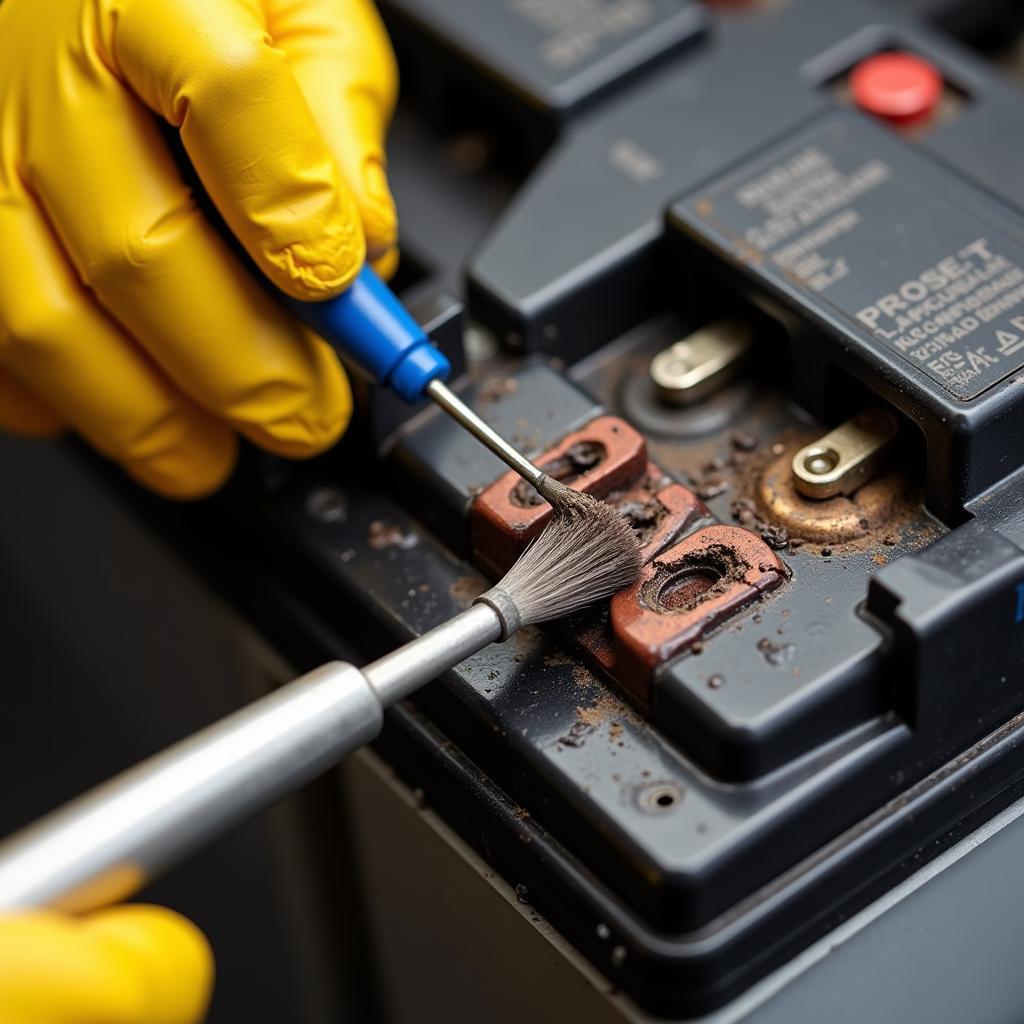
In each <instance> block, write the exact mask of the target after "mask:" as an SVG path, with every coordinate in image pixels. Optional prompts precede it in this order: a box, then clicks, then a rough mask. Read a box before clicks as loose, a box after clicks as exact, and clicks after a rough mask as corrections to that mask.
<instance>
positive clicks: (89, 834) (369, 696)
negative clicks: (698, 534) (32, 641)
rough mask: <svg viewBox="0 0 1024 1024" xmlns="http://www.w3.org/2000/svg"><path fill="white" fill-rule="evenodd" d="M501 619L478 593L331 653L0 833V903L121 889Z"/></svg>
mask: <svg viewBox="0 0 1024 1024" xmlns="http://www.w3.org/2000/svg"><path fill="white" fill-rule="evenodd" d="M502 629H503V625H502V621H501V619H500V617H499V615H498V614H497V612H495V610H494V609H493V608H491V607H490V606H489V605H487V604H475V605H473V606H472V607H471V608H469V609H468V610H466V611H464V612H462V613H461V614H459V615H457V616H455V618H453V619H451V620H450V621H448V622H446V623H444V624H443V625H440V626H437V627H435V628H434V629H432V630H430V631H429V632H427V633H424V634H423V636H421V637H418V638H417V639H416V640H413V641H411V642H410V643H408V644H406V645H405V646H404V647H400V648H399V649H398V650H397V651H394V652H392V653H391V654H388V655H386V656H385V657H383V658H381V659H379V660H378V661H376V662H373V663H372V664H371V665H368V666H367V667H366V668H364V669H363V670H359V669H357V668H356V667H355V666H354V665H347V664H344V663H342V662H331V663H330V664H327V665H324V666H322V667H320V668H318V669H315V670H314V671H312V672H309V673H307V674H306V675H304V676H301V677H300V678H298V679H295V680H293V681H292V682H290V683H288V684H286V685H285V686H282V687H281V688H280V689H278V690H275V691H274V692H273V693H271V694H269V695H268V696H266V697H263V698H262V699H260V700H258V701H255V702H254V703H252V704H250V705H248V706H247V707H245V708H242V709H241V710H240V711H237V712H235V713H234V714H232V715H229V716H228V717H226V718H224V719H222V720H221V721H219V722H216V723H215V724H213V725H211V726H209V727H208V728H206V729H203V730H202V731H200V732H198V733H196V734H195V735H194V736H191V737H189V738H188V739H185V740H182V741H181V742H180V743H177V744H175V745H174V746H172V747H169V748H168V749H167V750H165V751H163V752H162V753H159V754H156V755H154V756H153V757H151V758H149V759H148V760H146V761H143V762H142V763H141V764H138V765H136V766H135V767H134V768H131V769H129V770H128V771H126V772H123V773H122V774H121V775H118V776H116V777H115V778H113V779H111V780H110V781H109V782H106V783H104V784H103V785H101V786H98V787H97V788H96V789H94V790H92V791H91V792H89V793H86V794H85V795H83V796H81V797H79V798H78V799H77V800H74V801H72V802H71V803H69V804H67V805H66V806H65V807H63V808H61V809H60V810H58V811H55V812H54V813H53V814H50V815H48V816H47V817H45V818H43V819H42V820H41V821H39V822H37V823H36V824H35V825H32V826H30V827H28V828H26V829H24V830H23V831H21V832H20V833H18V834H16V835H15V836H13V837H11V838H10V839H8V840H6V841H5V842H3V843H0V910H11V909H15V908H19V907H32V906H35V907H39V906H50V907H56V908H59V909H63V910H72V911H79V912H80V911H85V910H90V909H93V908H95V907H98V906H102V905H105V904H107V903H110V902H113V901H115V900H119V899H124V898H126V897H128V896H130V895H131V894H132V893H134V892H136V891H137V890H138V889H140V888H141V887H142V886H143V885H145V884H146V883H147V882H149V881H151V880H152V879H154V878H155V877H156V876H157V875H158V874H159V873H160V872H161V871H163V870H165V869H166V868H168V867H170V866H171V865H173V864H175V863H177V862H178V861H180V860H181V859H182V858H183V857H184V856H185V855H187V854H188V853H189V852H191V851H192V850H194V849H195V848H197V847H199V846H201V845H202V844H204V843H206V842H208V841H209V840H210V839H212V838H214V837H215V836H217V835H219V834H220V833H222V832H224V831H225V830H226V829H228V828H230V827H231V826H232V825H233V824H235V823H237V822H239V821H241V820H242V819H244V818H246V817H249V816H250V815H252V814H255V813H256V812H258V811H261V810H263V809H265V808H266V807H269V806H270V805H271V804H273V803H274V802H275V801H277V800H278V799H280V798H281V797H283V796H284V795H285V794H287V793H289V792H291V791H293V790H295V789H297V788H298V787H300V786H302V785H304V784H305V783H307V782H309V781H310V780H311V779H314V778H316V776H318V775H320V774H322V773H323V772H324V771H326V770H327V769H328V768H330V767H331V766H332V765H334V764H336V763H337V762H338V761H340V760H341V758H342V757H343V756H344V755H345V754H347V753H349V752H350V751H352V750H355V749H356V748H357V747H360V746H362V745H363V744H364V743H367V742H369V741H370V740H372V739H373V738H374V737H375V736H376V735H377V734H378V732H379V731H380V728H381V725H382V721H383V714H384V709H385V708H386V707H388V706H389V705H391V704H393V703H395V702H396V701H398V700H401V699H402V698H403V697H406V696H408V695H409V694H410V693H412V692H413V691H414V690H415V689H416V688H417V687H419V686H421V685H422V684H423V683H426V682H428V681H429V680H431V679H433V678H435V677H436V676H437V675H438V674H440V673H441V672H443V671H444V670H446V669H448V668H450V667H452V666H453V665H456V664H458V662H460V661H462V660H463V659H465V658H467V657H469V656H470V655H471V654H474V653H475V652H476V651H478V650H480V649H481V648H483V647H486V646H487V645H488V644H489V643H492V642H493V641H494V640H497V639H499V637H500V636H501V635H502Z"/></svg>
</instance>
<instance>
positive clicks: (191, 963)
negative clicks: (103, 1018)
mask: <svg viewBox="0 0 1024 1024" xmlns="http://www.w3.org/2000/svg"><path fill="white" fill-rule="evenodd" d="M84 923H85V928H86V931H87V932H88V933H89V935H90V936H91V937H93V938H95V939H97V940H98V941H99V942H100V943H101V944H102V945H103V946H104V947H105V948H106V949H108V950H110V951H111V952H115V951H116V954H117V955H118V956H119V957H121V958H123V959H124V961H125V962H126V964H127V963H130V965H131V966H130V968H129V969H130V970H131V971H132V972H133V973H136V974H141V975H143V976H144V977H145V979H146V991H147V997H148V1001H149V1005H148V1006H147V1007H146V1009H145V1011H144V1012H145V1013H148V1014H149V1016H147V1017H144V1018H143V1022H144V1024H193V1022H195V1021H199V1020H201V1019H202V1018H203V1015H204V1013H205V1011H206V1007H207V1004H208V1003H209V1000H210V991H211V989H212V987H213V953H212V952H211V950H210V946H209V944H208V943H207V941H206V939H205V937H204V936H203V933H202V932H201V931H199V929H198V928H196V926H195V925H194V924H192V922H191V921H188V920H186V919H185V918H184V917H182V916H181V915H180V914H176V913H174V912H173V911H171V910H167V909H166V908H164V907H153V906H145V905H140V904H135V905H129V906H122V907H113V908H112V909H110V910H104V911H101V912H100V913H98V914H92V915H90V916H89V917H88V918H86V919H85V922H84Z"/></svg>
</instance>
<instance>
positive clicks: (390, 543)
mask: <svg viewBox="0 0 1024 1024" xmlns="http://www.w3.org/2000/svg"><path fill="white" fill-rule="evenodd" d="M367 543H368V544H369V545H370V547H371V548H373V549H374V550H376V551H382V550H384V549H385V548H401V549H402V550H406V549H408V548H412V547H415V546H416V545H417V544H418V543H419V537H418V536H417V535H416V533H415V531H413V530H410V529H407V528H406V527H403V526H401V525H400V524H398V523H386V522H384V521H383V520H382V519H374V521H373V522H372V523H370V532H369V535H368V536H367Z"/></svg>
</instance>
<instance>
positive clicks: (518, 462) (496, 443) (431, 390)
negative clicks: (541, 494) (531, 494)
mask: <svg viewBox="0 0 1024 1024" xmlns="http://www.w3.org/2000/svg"><path fill="white" fill-rule="evenodd" d="M426 393H427V394H428V395H429V396H430V397H431V398H432V399H433V400H434V401H435V402H436V403H437V404H438V405H439V406H440V407H441V408H442V409H444V411H445V412H446V413H448V415H449V416H451V417H452V418H453V419H455V420H458V422H459V423H461V424H462V426H464V427H465V428H466V429H467V430H468V431H469V432H470V433H471V434H473V435H474V437H476V438H477V439H478V440H480V441H482V442H483V443H484V444H485V445H486V446H487V447H488V448H490V450H491V451H492V452H494V454H495V455H497V456H498V458H499V459H501V460H502V462H504V463H505V465H507V466H509V467H510V468H511V469H514V470H515V471H516V472H517V473H518V474H519V475H520V476H521V477H522V478H523V479H524V480H527V481H528V482H529V483H531V484H533V486H534V487H536V488H538V490H539V489H540V485H541V482H542V481H543V480H544V478H545V473H544V472H543V471H542V470H540V469H538V468H537V467H536V466H535V465H534V464H533V463H532V462H531V461H530V460H529V459H528V458H526V456H525V455H523V454H521V453H520V452H519V451H518V450H517V449H515V448H513V447H512V445H510V444H509V443H508V441H506V440H505V439H504V438H503V437H502V436H501V434H499V433H498V432H497V431H496V430H495V429H494V428H493V427H491V426H489V425H488V424H487V423H485V422H484V421H483V420H482V419H481V418H480V417H479V416H477V414H476V413H475V412H473V410H472V409H470V407H469V406H468V405H466V403H465V402H463V401H462V399H460V398H459V397H458V396H457V395H455V394H454V393H453V392H452V391H451V390H450V389H449V388H448V385H447V384H445V383H443V382H442V381H440V380H432V381H431V382H430V383H429V384H428V385H427V387H426Z"/></svg>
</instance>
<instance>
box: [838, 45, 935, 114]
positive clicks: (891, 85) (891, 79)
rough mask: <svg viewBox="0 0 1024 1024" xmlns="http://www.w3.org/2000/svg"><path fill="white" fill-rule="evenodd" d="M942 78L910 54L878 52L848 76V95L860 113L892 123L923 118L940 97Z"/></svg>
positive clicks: (922, 60)
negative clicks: (849, 94)
mask: <svg viewBox="0 0 1024 1024" xmlns="http://www.w3.org/2000/svg"><path fill="white" fill-rule="evenodd" d="M942 89H943V84H942V75H941V73H940V72H939V70H938V68H936V67H935V65H934V64H932V63H931V62H930V61H927V60H925V59H924V58H923V57H918V56H916V55H914V54H912V53H878V54H875V56H873V57H868V58H867V60H862V61H861V62H860V63H859V64H858V65H857V66H856V67H855V68H854V69H853V71H852V72H851V74H850V92H851V94H852V96H853V100H854V102H855V103H856V104H857V106H859V107H860V108H861V109H862V110H866V111H867V112H868V113H869V114H874V115H875V116H876V117H881V118H884V119H885V120H887V121H890V122H892V123H893V124H900V125H908V124H914V123H916V122H918V121H923V120H924V119H926V118H927V117H928V116H929V115H930V114H931V113H932V111H934V109H935V107H936V105H937V104H938V102H939V99H940V97H941V96H942Z"/></svg>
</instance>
